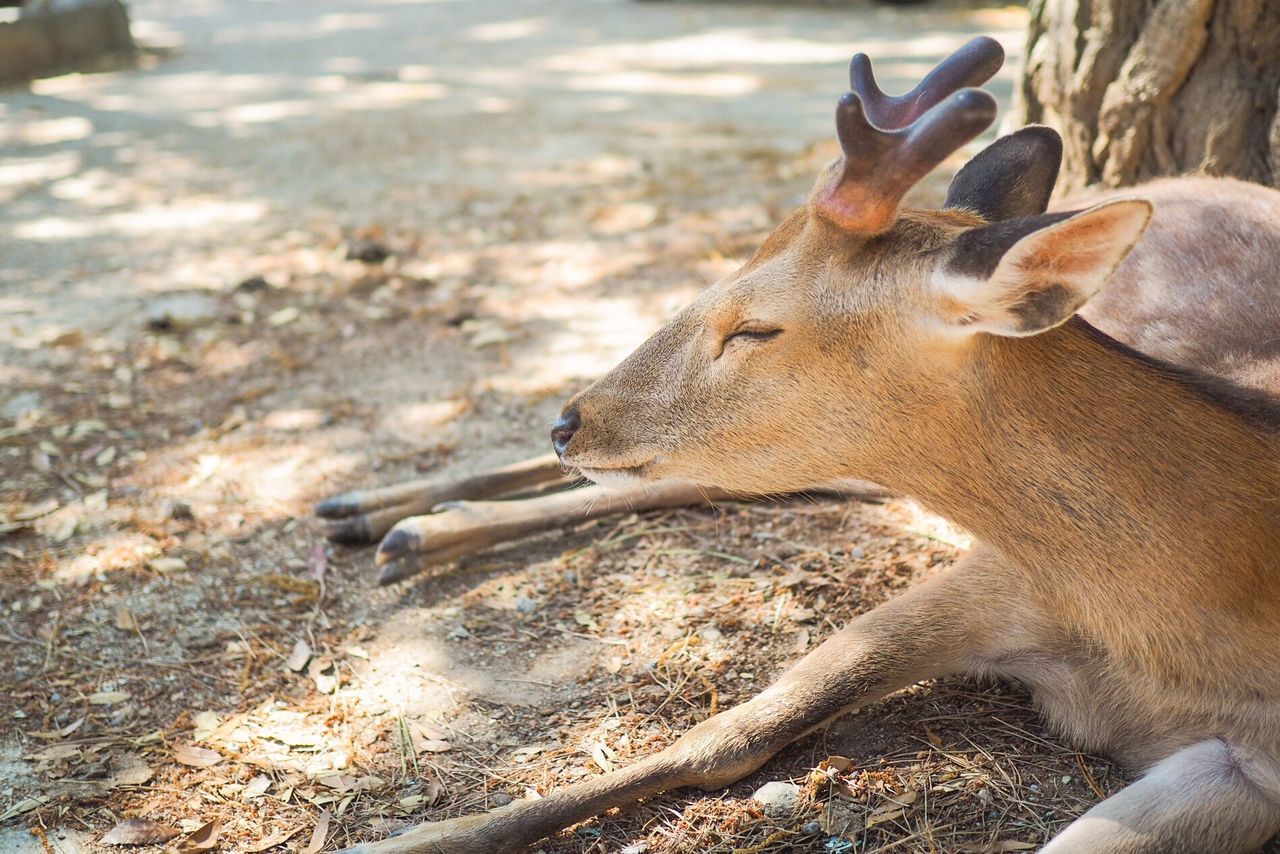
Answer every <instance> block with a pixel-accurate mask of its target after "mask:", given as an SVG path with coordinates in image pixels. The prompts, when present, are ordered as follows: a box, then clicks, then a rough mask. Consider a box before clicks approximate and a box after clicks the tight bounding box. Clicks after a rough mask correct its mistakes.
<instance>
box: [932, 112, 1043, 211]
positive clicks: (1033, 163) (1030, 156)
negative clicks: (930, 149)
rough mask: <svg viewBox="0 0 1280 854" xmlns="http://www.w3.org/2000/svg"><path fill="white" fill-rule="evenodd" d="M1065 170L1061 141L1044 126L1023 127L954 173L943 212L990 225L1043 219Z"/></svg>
mask: <svg viewBox="0 0 1280 854" xmlns="http://www.w3.org/2000/svg"><path fill="white" fill-rule="evenodd" d="M1061 165H1062V137H1060V136H1058V134H1057V132H1056V131H1054V130H1053V129H1051V128H1047V127H1042V126H1040V125H1030V126H1028V127H1024V128H1023V129H1022V130H1019V131H1017V132H1015V133H1011V134H1009V135H1008V136H1004V137H1001V138H1000V139H997V140H996V141H995V142H993V143H991V144H990V145H988V146H987V147H986V148H984V149H983V150H982V151H980V152H978V154H977V155H976V156H974V158H973V159H972V160H970V161H969V162H968V163H966V164H965V165H964V168H962V169H961V170H960V171H959V172H957V173H956V176H955V178H953V179H952V180H951V186H950V187H949V188H948V189H947V201H946V204H945V207H947V208H952V209H956V208H959V209H962V210H968V211H973V212H974V213H977V214H980V215H981V216H982V218H983V219H985V220H986V221H987V222H1003V221H1004V220H1009V219H1014V218H1016V217H1027V216H1035V215H1036V214H1042V213H1044V212H1045V210H1046V209H1047V208H1048V207H1049V197H1050V196H1051V195H1052V194H1053V186H1054V184H1055V183H1057V181H1058V169H1059V167H1060V166H1061Z"/></svg>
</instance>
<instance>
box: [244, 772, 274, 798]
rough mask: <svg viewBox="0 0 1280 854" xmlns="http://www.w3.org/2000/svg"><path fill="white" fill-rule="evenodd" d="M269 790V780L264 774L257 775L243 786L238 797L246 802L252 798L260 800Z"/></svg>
mask: <svg viewBox="0 0 1280 854" xmlns="http://www.w3.org/2000/svg"><path fill="white" fill-rule="evenodd" d="M270 788H271V778H270V777H268V776H267V775H266V774H259V775H258V776H257V777H254V778H253V779H252V780H250V781H249V782H248V783H247V784H246V785H245V787H244V791H242V792H241V793H240V797H241V798H242V799H244V800H246V801H251V800H253V799H254V798H260V797H262V796H263V795H265V794H266V793H267V790H268V789H270Z"/></svg>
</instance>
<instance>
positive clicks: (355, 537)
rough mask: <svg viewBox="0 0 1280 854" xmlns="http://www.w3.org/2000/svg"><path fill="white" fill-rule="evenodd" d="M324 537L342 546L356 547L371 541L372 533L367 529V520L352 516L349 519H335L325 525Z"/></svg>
mask: <svg viewBox="0 0 1280 854" xmlns="http://www.w3.org/2000/svg"><path fill="white" fill-rule="evenodd" d="M324 533H325V536H326V537H328V538H329V541H330V542H333V543H341V544H342V545H344V546H358V545H364V544H365V543H368V542H371V541H372V540H373V531H372V530H370V528H369V520H368V519H366V518H365V517H364V516H353V517H351V518H350V519H335V520H334V521H332V522H329V523H328V524H326V525H325V530H324Z"/></svg>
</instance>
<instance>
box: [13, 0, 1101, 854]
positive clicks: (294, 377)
mask: <svg viewBox="0 0 1280 854" xmlns="http://www.w3.org/2000/svg"><path fill="white" fill-rule="evenodd" d="M131 8H132V10H133V15H134V18H135V30H136V32H137V35H138V36H139V38H140V39H141V40H142V41H144V42H146V43H148V44H150V45H152V46H153V47H155V48H157V50H155V51H154V52H153V55H151V56H150V57H149V58H148V59H147V60H146V61H145V62H144V63H143V67H141V68H138V69H136V70H131V71H119V72H113V73H107V74H99V75H88V76H74V75H73V76H66V77H60V78H56V79H51V80H46V81H41V82H39V83H37V84H35V85H33V86H32V87H31V88H30V91H14V90H11V91H7V92H3V93H0V150H2V151H3V157H0V241H2V242H0V258H2V259H3V261H2V263H0V330H2V332H0V359H2V361H0V493H2V494H3V505H2V506H0V578H2V579H3V589H2V590H0V651H2V652H3V655H4V656H5V658H6V659H7V663H6V666H5V667H4V668H3V670H2V671H0V673H2V675H0V688H3V690H2V691H0V721H3V722H4V724H3V727H0V849H4V850H6V851H7V850H15V851H25V850H31V851H52V850H57V851H63V852H70V851H79V850H83V851H98V850H116V849H111V848H109V847H107V846H105V845H103V844H102V843H101V842H100V840H101V839H102V837H103V834H104V833H106V832H107V831H110V830H111V829H112V828H114V827H116V825H117V824H119V823H120V822H121V821H123V820H125V819H130V818H135V819H145V820H147V821H150V822H153V823H154V824H152V825H148V826H146V827H147V828H148V829H147V831H146V832H148V833H153V834H154V833H160V832H161V831H162V830H163V829H164V828H169V829H171V830H172V831H181V833H182V834H183V835H181V836H179V837H178V838H177V839H176V840H175V841H174V842H172V843H170V844H169V846H168V847H169V848H170V849H172V848H173V847H174V846H181V847H185V848H186V849H187V850H210V849H214V848H218V849H221V850H227V851H245V852H253V851H263V850H268V849H269V848H274V850H291V851H305V852H307V854H314V852H316V851H319V850H331V849H333V848H337V847H340V846H342V845H345V844H349V843H352V842H355V841H359V840H363V839H369V838H378V837H381V836H383V835H385V834H387V833H388V832H390V831H392V830H394V829H395V828H398V827H401V826H404V825H405V824H407V823H410V822H414V821H421V820H428V819H435V818H441V817H447V816H452V815H456V814H460V813H464V812H471V811H475V810H480V809H485V808H487V807H491V806H494V805H498V804H501V803H504V802H506V801H509V800H510V799H511V798H519V797H531V796H537V795H538V794H540V793H545V792H547V791H548V790H550V789H551V788H553V787H554V786H556V785H559V784H563V783H566V782H569V781H572V780H575V779H580V778H583V777H585V776H589V775H593V774H598V773H600V772H601V770H607V769H608V768H610V767H613V766H615V765H621V764H625V763H627V762H630V761H632V760H633V759H634V758H635V757H637V756H640V755H643V754H645V753H647V752H649V751H652V750H654V749H656V748H658V747H660V746H662V745H664V744H667V743H669V742H670V741H671V740H672V739H673V738H674V737H675V736H676V735H678V734H679V732H680V731H682V730H683V729H685V728H687V727H688V726H689V725H691V724H692V723H694V722H696V721H698V720H700V719H702V718H705V717H706V716H707V715H708V714H710V713H712V711H713V710H714V709H716V708H720V707H725V706H727V705H729V704H732V703H736V702H739V701H741V700H743V699H745V698H747V697H749V696H750V695H751V694H753V693H755V692H756V691H757V690H759V689H760V688H761V687H763V686H764V685H766V684H768V683H769V682H770V681H771V680H772V679H773V678H774V677H775V676H776V675H777V673H779V672H780V670H781V669H782V668H784V667H785V666H786V664H787V662H788V661H791V660H794V659H795V658H796V657H797V656H798V655H799V653H800V652H801V651H803V650H805V649H807V648H810V647H812V646H813V645H815V644H817V643H819V642H820V641H821V640H822V639H823V638H824V637H826V636H827V635H829V634H830V633H831V632H832V631H834V630H835V629H837V628H838V627H839V626H841V625H843V624H844V623H846V622H848V621H849V620H850V619H851V618H853V617H854V616H855V615H857V614H859V613H861V612H863V611H865V610H866V609H868V608H870V607H873V606H874V605H875V604H877V603H879V602H881V601H883V600H884V599H885V598H887V597H889V596H891V595H893V593H894V592H895V591H897V590H900V589H902V588H904V587H906V586H908V585H909V584H911V583H912V582H914V581H916V580H918V579H920V578H922V577H924V576H926V575H927V574H929V573H931V572H934V571H936V570H937V568H938V567H939V566H941V565H944V564H945V563H946V562H947V561H949V560H950V559H952V558H953V557H954V556H956V555H957V554H958V553H960V551H962V550H963V548H964V547H965V545H966V538H965V536H964V535H963V534H962V533H961V532H957V531H954V530H952V529H951V528H949V527H948V526H947V525H946V524H945V523H943V522H941V521H940V520H938V519H936V518H935V517H932V516H930V515H928V514H927V513H924V512H923V511H921V510H920V509H919V508H917V507H915V506H914V505H912V504H911V503H909V502H902V501H894V502H889V503H886V504H879V505H878V504H859V503H843V502H838V501H830V500H821V501H819V500H814V501H795V502H791V503H788V504H768V503H756V504H742V505H738V504H728V505H725V506H722V507H720V508H718V509H717V510H714V511H712V510H682V511H675V512H667V513H658V514H647V515H643V516H631V517H626V518H615V519H611V520H605V521H603V522H600V523H595V524H588V525H584V526H582V527H581V529H579V530H575V531H572V532H569V533H565V534H560V535H554V536H547V537H543V538H541V539H538V540H534V541H530V542H524V543H520V544H516V545H514V546H511V547H509V548H506V549H503V550H501V551H498V552H494V553H492V554H488V555H482V556H478V557H476V558H472V559H469V560H467V561H464V562H463V564H462V565H461V566H457V567H454V568H452V569H450V570H449V571H446V572H442V573H438V574H435V575H431V576H427V577H419V578H418V579H415V580H413V581H410V582H406V583H402V584H400V585H397V586H394V587H391V588H386V589H382V588H378V587H377V586H376V585H375V584H374V581H373V579H374V577H375V573H374V567H373V559H372V549H369V548H359V549H347V548H336V547H333V546H330V545H328V544H327V543H326V542H325V540H324V538H323V535H322V529H321V528H320V526H319V525H318V524H317V523H316V522H315V520H314V519H313V518H312V517H311V515H310V508H311V506H312V505H313V504H314V502H315V501H316V500H318V499H320V498H322V497H324V496H325V495H327V494H330V493H332V492H336V491H340V490H345V489H350V488H355V487H368V486H376V485H382V484H388V483H392V482H395V481H397V480H403V479H406V478H410V477H420V476H422V475H423V473H427V474H429V475H430V476H433V477H434V476H437V475H438V476H440V477H450V476H456V475H458V474H460V473H465V472H471V471H475V470H478V469H480V468H483V467H486V466H491V465H495V464H499V463H505V462H510V461H513V460H517V459H520V458H522V457H526V456H531V455H534V454H537V453H541V452H543V451H544V450H545V448H546V444H547V437H546V431H547V426H548V424H549V422H550V420H551V419H552V417H553V416H554V414H555V412H556V411H557V409H558V407H559V405H560V403H561V401H563V400H564V399H565V398H566V397H567V396H568V395H569V394H571V393H572V392H573V391H574V390H575V389H577V388H580V387H581V386H582V385H583V384H584V383H586V382H588V381H589V380H590V379H591V378H592V377H594V376H597V375H599V374H600V373H602V372H603V371H604V370H606V369H607V368H608V367H610V366H611V365H612V364H613V363H615V362H616V361H617V360H618V359H619V358H620V357H621V356H623V355H625V353H626V352H628V351H629V350H630V349H631V348H633V347H634V346H635V345H636V344H637V343H639V342H640V341H641V340H643V338H644V337H645V336H646V335H647V334H648V333H650V332H651V331H653V330H654V329H655V328H656V327H657V326H658V325H659V324H660V323H661V322H662V320H663V319H664V318H665V317H667V316H669V315H670V314H671V313H672V312H673V311H674V310H675V308H676V307H677V306H679V305H680V304H681V303H682V302H684V301H686V300H688V299H689V298H690V296H691V295H693V294H694V293H696V291H697V290H698V289H699V288H700V287H702V286H703V285H705V284H706V283H708V282H710V281H712V280H714V279H715V278H716V277H718V276H719V275H722V274H724V273H725V272H727V271H729V270H731V269H732V268H733V267H734V266H735V264H737V263H739V262H740V261H741V260H743V259H744V258H745V257H746V256H747V255H748V254H749V253H750V252H751V250H752V249H753V247H754V246H755V245H756V244H757V243H758V242H759V240H760V239H761V237H762V235H764V234H765V233H767V231H768V228H769V226H770V224H771V223H774V222H776V221H778V220H779V219H780V218H781V216H782V215H783V214H784V212H786V211H787V210H788V209H789V208H791V207H792V206H794V205H796V204H797V203H799V202H800V201H801V200H802V199H803V197H804V193H805V191H806V190H807V188H808V184H809V181H810V177H811V176H812V175H813V174H814V172H815V170H816V169H817V167H818V166H819V164H821V163H822V162H824V160H825V159H826V158H828V157H829V156H830V155H831V153H832V151H833V150H834V149H833V146H832V143H831V142H830V137H831V127H830V119H831V114H832V107H833V101H834V99H835V98H836V97H837V96H838V95H839V93H840V91H841V90H842V88H843V85H844V75H845V70H844V66H845V63H846V62H847V60H848V57H849V55H850V54H851V53H852V52H853V51H854V50H858V49H862V50H867V51H868V52H870V53H871V54H872V55H873V56H874V57H876V58H877V61H878V66H877V68H878V70H879V71H880V73H881V77H882V78H883V82H884V83H885V85H886V88H889V89H890V90H891V91H892V90H895V89H896V90H899V91H900V90H902V89H904V88H906V86H907V85H909V84H910V83H912V82H914V80H915V79H917V78H918V77H919V76H920V75H921V74H922V73H923V72H924V71H926V70H927V69H928V67H929V66H930V65H931V63H932V62H934V61H936V60H937V59H938V58H940V57H941V56H942V55H943V54H944V53H946V52H948V51H949V50H951V49H953V48H955V47H957V46H958V45H959V44H960V43H961V42H963V41H964V40H965V39H966V38H968V37H969V36H970V35H972V34H974V33H977V32H987V33H990V34H992V35H995V36H997V37H998V38H1000V39H1001V40H1002V41H1003V43H1004V44H1005V45H1006V47H1007V48H1008V49H1009V50H1010V53H1011V54H1012V55H1013V59H1014V63H1011V66H1012V65H1014V64H1016V57H1017V52H1018V49H1019V48H1020V45H1021V38H1022V36H1021V30H1022V27H1023V25H1024V23H1025V13H1024V12H1023V11H1022V10H1020V9H1018V8H1005V7H988V6H983V5H975V4H971V3H963V4H961V3H938V4H928V5H924V6H917V7H908V8H905V9H892V8H884V7H874V6H868V5H864V4H859V3H850V4H838V5H836V4H832V5H813V6H796V5H791V4H788V5H786V6H779V5H753V4H747V3H728V2H725V3H705V4H703V3H684V2H675V3H661V4H645V3H628V2H621V0H616V2H614V1H613V0H610V2H587V0H540V2H537V3H533V2H513V0H505V2H493V0H474V1H473V2H467V3H456V2H409V0H383V2H373V0H370V2H351V0H348V2H319V0H317V2H310V3H286V2H251V0H242V2H232V1H231V0H188V1H187V2H176V3H175V2H134V3H132V4H131ZM1012 74H1013V67H1010V68H1006V70H1005V71H1004V72H1002V75H1001V77H1000V78H999V79H998V80H997V81H996V83H995V84H994V85H993V88H994V90H995V91H996V93H997V94H998V95H999V96H1001V97H1002V98H1007V97H1008V93H1009V91H1010V81H1011V79H1012ZM957 162H959V161H957ZM954 165H955V164H954V163H953V164H951V166H952V167H954ZM938 187H939V184H938V183H937V181H935V182H933V183H932V184H930V185H929V186H927V187H926V188H925V190H924V193H925V194H926V195H928V194H929V193H933V194H935V195H936V193H937V190H938ZM368 241H372V242H374V243H377V244H380V245H383V246H385V247H386V248H387V249H388V250H389V252H390V255H389V257H387V258H386V259H384V260H381V261H378V260H363V261H362V260H354V259H353V260H349V256H350V255H360V254H362V253H361V252H360V251H359V250H360V249H361V246H362V245H363V246H365V248H366V249H367V248H368V245H369V244H368ZM362 242H363V243H362ZM365 257H366V258H371V257H372V256H368V255H366V256H365ZM832 757H834V758H832ZM841 757H843V758H841ZM780 780H789V781H794V782H797V783H798V784H800V786H801V797H800V800H799V802H798V804H797V805H796V808H795V809H794V810H793V811H791V812H789V813H786V814H783V815H771V816H766V815H765V814H764V813H763V811H762V810H761V808H760V806H759V805H758V804H757V803H755V802H754V801H752V800H751V799H750V796H751V794H752V792H753V791H754V790H755V789H756V788H757V787H758V786H759V785H761V784H762V783H764V782H767V781H780ZM1120 782H1121V781H1120V780H1119V778H1118V777H1117V776H1116V775H1115V774H1114V773H1113V772H1112V771H1111V769H1110V767H1109V766H1108V764H1107V763H1106V762H1105V761H1102V760H1098V759H1096V758H1093V757H1088V756H1081V755H1079V754H1076V753H1074V752H1073V751H1071V750H1070V749H1068V748H1066V747H1065V746H1063V745H1062V744H1061V743H1059V742H1058V741H1056V740H1055V739H1054V738H1053V736H1052V735H1051V734H1049V733H1047V732H1046V731H1045V730H1044V728H1043V727H1042V725H1041V724H1040V723H1039V722H1038V721H1037V719H1036V718H1035V716H1034V714H1033V713H1032V712H1031V711H1030V710H1029V709H1028V706H1027V700H1026V698H1025V697H1024V696H1022V695H1021V694H1019V693H1017V692H1016V691H1013V690H1011V689H1008V688H1005V687H1001V686H990V685H986V686H975V685H971V684H967V683H961V682H955V683H943V684H935V685H928V686H922V687H918V688H916V689H912V690H910V691H906V692H903V693H901V694H899V695H896V696H895V697H893V698H891V699H889V700H888V701H886V702H883V703H879V704H876V705H874V706H871V707H869V708H867V709H864V710H863V711H861V712H860V713H858V714H856V715H853V716H850V717H848V718H846V719H844V720H842V721H840V722H838V723H837V724H835V725H833V726H832V727H830V728H829V729H828V730H826V731H823V732H821V733H818V734H815V735H813V736H810V737H808V738H806V739H805V740H803V741H802V742H800V743H798V744H796V745H794V746H792V747H791V748H789V749H787V750H786V751H784V752H783V754H782V755H781V756H780V757H779V758H777V759H776V760H775V761H773V762H771V763H770V764H768V765H767V766H766V767H765V768H764V769H762V770H761V771H760V772H759V773H758V774H755V775H753V776H752V777H751V778H749V779H748V780H745V781H743V782H741V783H739V784H737V785H735V786H732V787H730V788H729V789H727V790H725V791H723V792H716V793H709V794H708V793H689V792H679V793H674V794H672V795H669V796H665V797H661V798H656V799H654V800H652V801H650V802H648V803H645V804H643V805H641V806H639V807H637V808H635V809H632V810H627V811H624V812H621V813H618V814H612V815H608V816H605V817H602V818H600V819H597V820H593V821H590V822H587V823H585V824H583V825H580V826H578V827H576V828H573V829H572V830H570V831H568V832H566V833H563V834H561V835H560V836H558V837H556V838H554V839H551V840H548V841H546V842H545V843H544V846H543V849H544V850H545V851H547V852H552V851H554V852H604V851H609V852H616V851H626V852H630V854H639V852H643V851H648V852H703V851H724V852H727V851H740V852H748V851H749V852H766V851H770V852H772V851H825V852H852V851H855V850H856V851H861V852H870V851H886V850H894V851H902V852H909V851H948V852H961V851H973V852H978V851H993V852H994V851H1019V850H1026V849H1031V848H1034V847H1036V845H1037V844H1038V843H1040V842H1042V841H1043V840H1044V839H1045V838H1047V836H1048V835H1050V834H1051V833H1052V832H1053V830H1054V829H1055V828H1057V827H1059V826H1061V825H1062V824H1063V823H1064V822H1065V821H1067V820H1069V819H1071V818H1072V817H1074V816H1076V815H1078V814H1079V813H1081V812H1082V811H1083V810H1084V809H1086V808H1087V806H1088V805H1089V804H1091V803H1092V802H1094V801H1096V800H1097V799H1098V798H1099V797H1100V796H1101V795H1102V794H1103V793H1105V792H1106V791H1109V790H1112V789H1114V788H1115V787H1116V786H1118V785H1119V783H1120ZM211 822H212V823H214V824H212V825H210V823H211ZM28 828H30V831H28ZM321 846H323V849H322V848H321ZM142 850H147V849H142ZM155 850H160V849H159V846H157V847H156V848H155Z"/></svg>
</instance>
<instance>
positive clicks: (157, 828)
mask: <svg viewBox="0 0 1280 854" xmlns="http://www.w3.org/2000/svg"><path fill="white" fill-rule="evenodd" d="M181 832H182V831H180V830H178V829H177V828H176V827H168V826H167V825H163V824H158V823H156V822H154V821H152V820H151V819H148V818H130V819H125V820H124V821H122V822H120V823H119V824H117V825H116V826H115V827H113V828H111V830H110V831H109V832H108V833H107V835H106V836H104V837H102V838H101V839H100V840H98V841H99V842H100V843H102V844H103V845H163V844H164V843H166V842H168V841H169V840H170V839H173V837H175V836H177V835H179V834H180V833H181Z"/></svg>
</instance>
